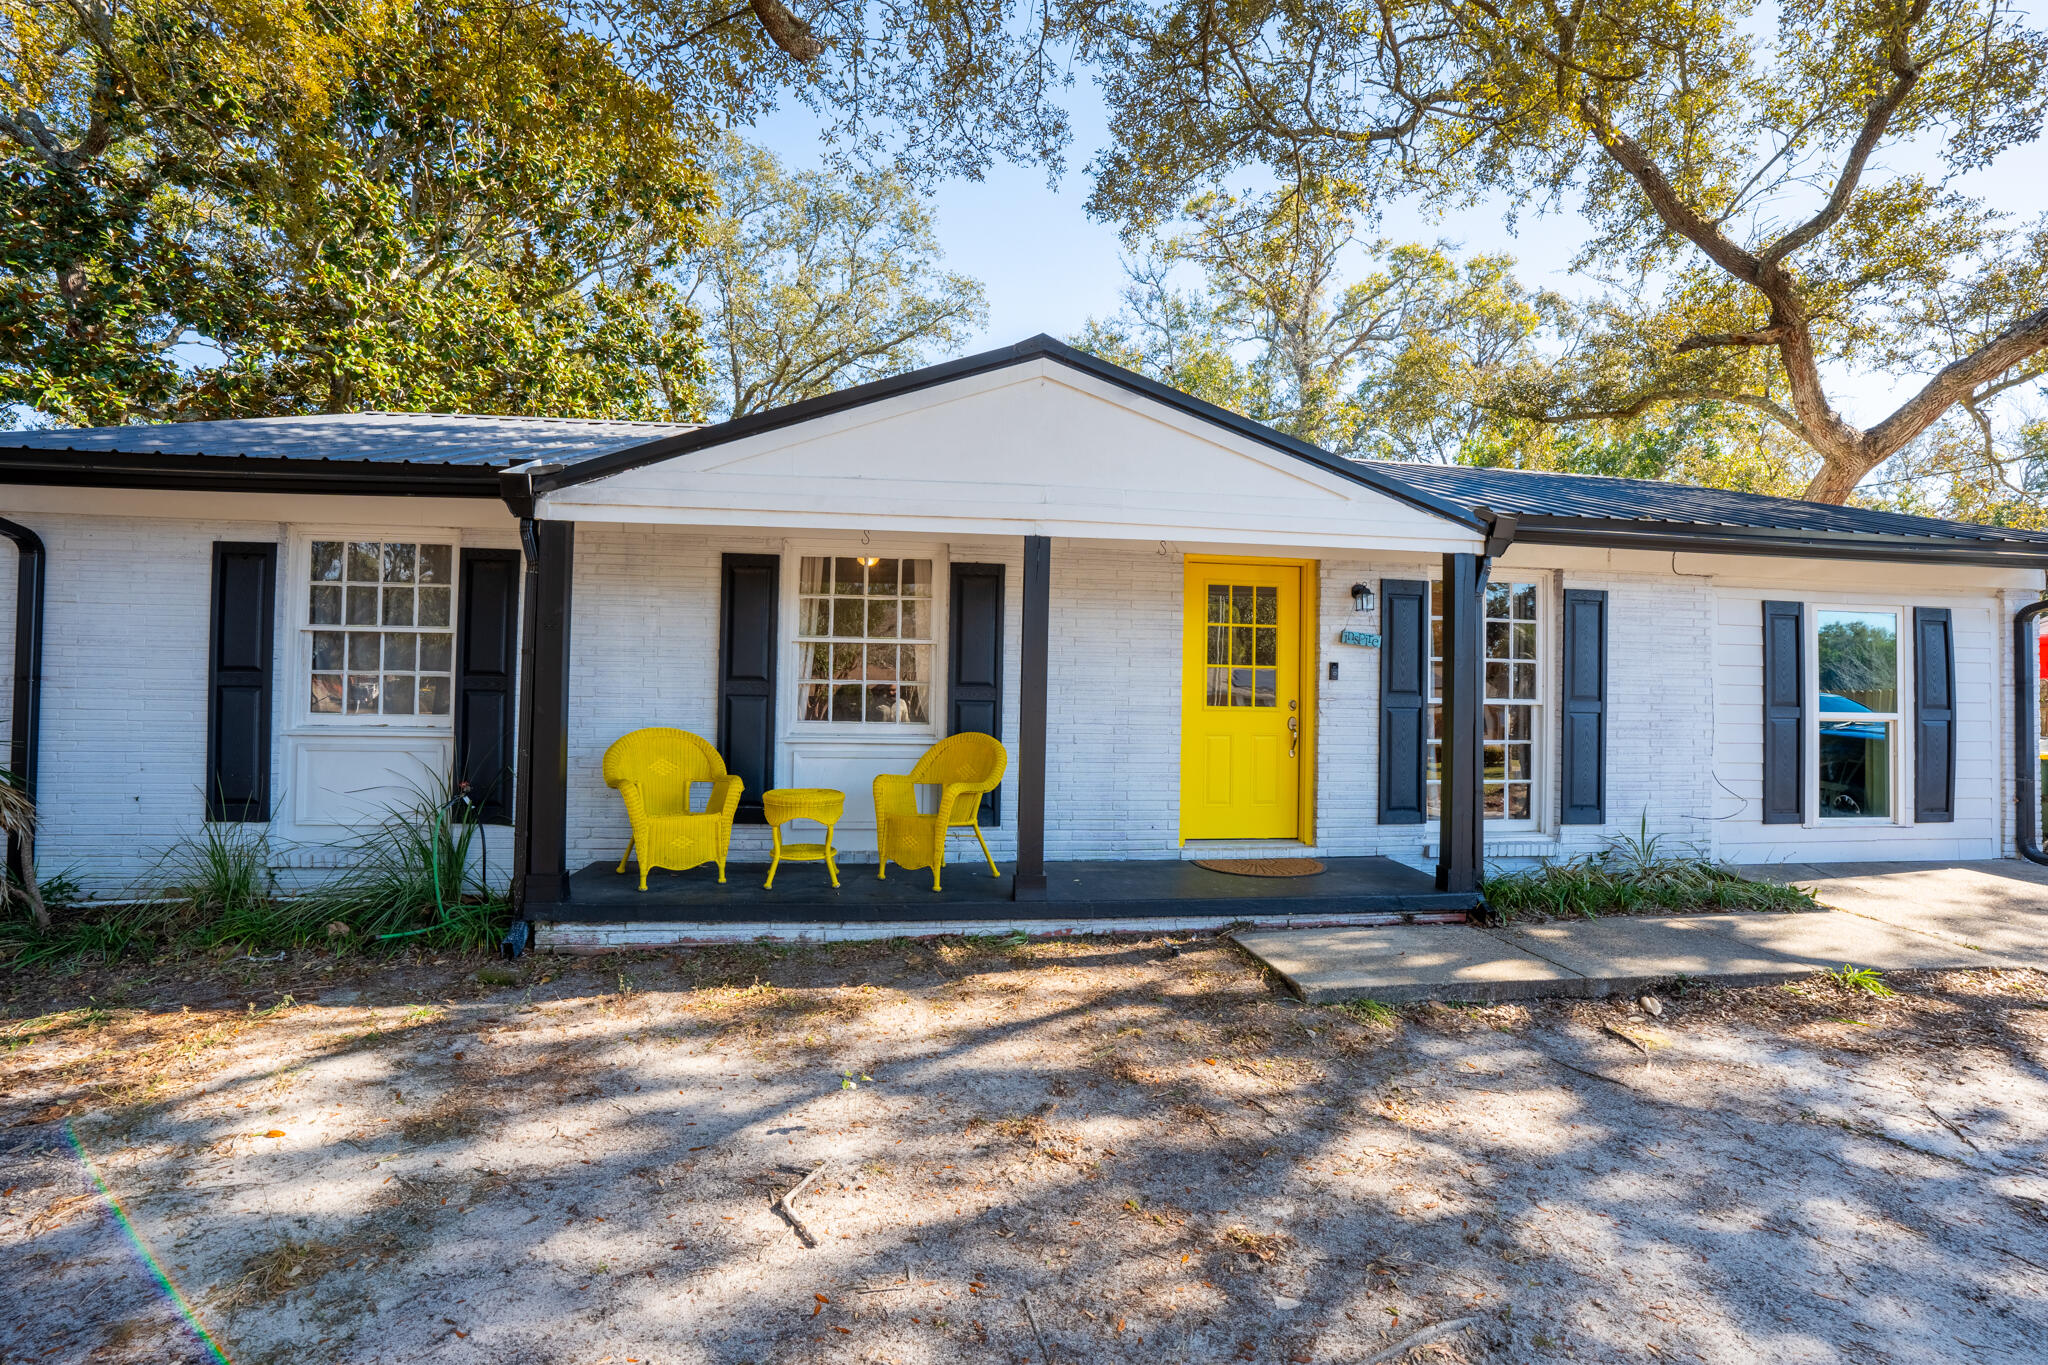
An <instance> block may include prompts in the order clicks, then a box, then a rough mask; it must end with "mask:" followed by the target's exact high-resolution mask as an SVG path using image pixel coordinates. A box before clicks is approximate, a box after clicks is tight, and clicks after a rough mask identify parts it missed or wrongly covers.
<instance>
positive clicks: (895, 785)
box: [875, 773, 917, 815]
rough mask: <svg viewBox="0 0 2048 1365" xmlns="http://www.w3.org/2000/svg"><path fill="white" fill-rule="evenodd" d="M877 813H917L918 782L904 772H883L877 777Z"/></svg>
mask: <svg viewBox="0 0 2048 1365" xmlns="http://www.w3.org/2000/svg"><path fill="white" fill-rule="evenodd" d="M875 814H876V815H915V814H917V784H916V783H914V782H912V781H911V780H910V779H909V778H908V777H906V776H904V775H903V774H902V773H883V774H882V775H881V776H880V777H877V778H876V779H875Z"/></svg>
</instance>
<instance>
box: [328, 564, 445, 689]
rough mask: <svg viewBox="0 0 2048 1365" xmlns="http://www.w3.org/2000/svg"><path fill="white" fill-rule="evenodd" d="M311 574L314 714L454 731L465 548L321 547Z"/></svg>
mask: <svg viewBox="0 0 2048 1365" xmlns="http://www.w3.org/2000/svg"><path fill="white" fill-rule="evenodd" d="M307 573H308V577H309V579H310V582H309V584H308V588H307V599H306V625H305V626H304V627H303V629H304V631H305V633H306V635H307V637H308V640H307V643H308V650H307V653H308V656H309V659H310V664H311V666H310V668H309V670H308V675H309V676H308V689H307V703H308V709H309V710H311V711H312V713H313V714H314V715H316V716H339V715H346V716H381V717H391V716H405V717H419V716H425V717H428V718H429V719H430V721H431V722H434V723H446V718H447V716H448V714H449V710H450V706H451V703H452V700H453V696H454V672H455V633H454V629H453V620H454V605H455V604H454V591H455V586H454V585H455V547H454V546H452V545H423V544H420V543H419V542H417V541H378V540H346V541H344V540H316V541H314V542H313V543H312V546H311V550H310V553H309V556H308V564H307Z"/></svg>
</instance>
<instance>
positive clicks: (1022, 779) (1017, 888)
mask: <svg viewBox="0 0 2048 1365" xmlns="http://www.w3.org/2000/svg"><path fill="white" fill-rule="evenodd" d="M1022 625H1023V633H1024V649H1023V656H1022V658H1021V659H1020V660H1019V677H1018V687H1017V690H1018V692H1019V694H1020V695H1019V697H1018V706H1017V873H1016V876H1015V877H1013V878H1012V879H1011V882H1010V896H1011V899H1013V900H1020V901H1042V900H1044V899H1045V688H1046V673H1047V667H1046V665H1047V661H1048V660H1049V658H1050V657H1051V652H1052V540H1051V539H1050V538H1049V537H1047V536H1026V537H1024V619H1023V622H1022Z"/></svg>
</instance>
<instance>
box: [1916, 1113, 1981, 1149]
mask: <svg viewBox="0 0 2048 1365" xmlns="http://www.w3.org/2000/svg"><path fill="white" fill-rule="evenodd" d="M1920 1107H1921V1108H1922V1109H1925V1110H1926V1111H1927V1112H1928V1113H1930V1114H1933V1115H1934V1121H1935V1122H1936V1123H1938V1124H1940V1125H1941V1126H1942V1127H1944V1128H1946V1129H1948V1130H1949V1131H1950V1132H1951V1133H1954V1134H1955V1135H1956V1136H1957V1137H1959V1138H1961V1139H1962V1140H1963V1141H1964V1142H1968V1143H1969V1144H1970V1150H1971V1151H1973V1152H1975V1153H1977V1154H1978V1155H1979V1156H1982V1155H1983V1154H1984V1149H1983V1148H1982V1147H1979V1146H1978V1145H1977V1144H1976V1143H1974V1142H1971V1141H1970V1135H1969V1134H1968V1133H1966V1132H1964V1131H1963V1130H1962V1129H1960V1128H1958V1127H1957V1126H1956V1125H1955V1124H1953V1123H1950V1122H1949V1121H1948V1120H1947V1119H1945V1118H1943V1117H1942V1116H1941V1115H1940V1113H1939V1112H1937V1111H1936V1109H1935V1107H1934V1106H1933V1105H1931V1104H1928V1103H1927V1102H1926V1101H1924V1100H1923V1101H1921V1104H1920Z"/></svg>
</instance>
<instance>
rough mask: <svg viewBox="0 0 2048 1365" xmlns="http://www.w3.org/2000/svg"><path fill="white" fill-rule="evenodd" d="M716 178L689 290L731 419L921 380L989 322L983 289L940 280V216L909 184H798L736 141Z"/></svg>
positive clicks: (685, 294)
mask: <svg viewBox="0 0 2048 1365" xmlns="http://www.w3.org/2000/svg"><path fill="white" fill-rule="evenodd" d="M711 169H712V175H713V179H714V183H715V186H716V189H717V193H718V206H717V208H716V210H715V211H713V212H712V213H711V214H710V216H709V218H708V220H707V221H706V222H705V224H704V225H703V228H702V231H701V241H700V243H699V244H698V245H697V246H696V248H695V249H694V250H693V251H692V252H691V253H690V255H689V258H688V260H687V261H686V262H685V263H684V264H683V266H682V267H681V269H680V271H679V280H678V290H679V296H680V298H681V299H682V301H683V302H684V304H685V305H686V306H689V307H693V308H696V309H698V310H701V311H702V313H703V314H704V318H705V322H706V341H707V343H708V345H707V350H708V353H709V357H710V369H709V374H710V376H711V381H712V396H711V400H710V408H711V411H712V412H713V413H714V414H716V415H717V416H720V417H740V416H744V415H745V414H747V413H749V412H756V411H759V410H760V409H762V408H769V407H776V406H779V405H781V404H784V403H793V402H796V401H798V400H799V399H804V398H812V397H816V396H817V395H819V394H824V393H830V392H832V391H833V390H835V389H839V388H844V387H846V386H847V385H849V384H855V383H860V382H864V381H866V380H869V379H879V378H881V377H883V376H885V375H889V374H895V373H898V372H900V371H903V370H907V369H911V368H914V367H915V366H917V365H920V364H923V363H925V362H926V361H927V360H929V359H934V358H936V357H937V356H938V355H942V354H945V353H947V352H950V351H952V350H955V349H957V348H958V347H959V346H960V345H961V344H962V343H964V342H965V341H966V340H967V339H968V338H969V337H970V336H972V335H973V334H974V333H975V332H976V331H977V330H979V329H980V327H981V325H982V324H983V323H984V322H985V321H986V320H987V315H988V314H987V308H986V306H985V303H984V299H983V294H982V288H981V285H980V283H979V282H977V281H975V280H973V279H971V278H969V277H967V276H965V275H958V274H949V273H947V272H945V271H943V270H941V269H940V267H939V262H940V261H941V259H942V258H943V257H944V255H945V252H944V250H943V249H942V248H941V247H940V245H939V241H938V235H937V231H936V225H935V223H934V221H933V218H932V214H931V210H930V208H929V207H928V206H927V204H926V203H925V200H924V198H923V197H922V196H921V195H920V194H918V193H917V191H916V190H915V189H914V188H913V187H912V185H911V184H910V182H909V181H907V180H906V179H905V178H904V177H903V176H902V175H900V174H896V173H894V172H854V173H851V174H847V175H836V174H833V173H830V172H828V171H804V172H799V173H795V174H792V173H790V172H788V171H786V170H785V169H784V168H783V166H782V164H781V162H780V161H778V160H777V159H776V158H775V157H774V156H773V155H772V154H770V153H769V152H767V151H764V150H762V149H761V148H758V147H753V146H749V145H748V144H747V143H745V142H743V141H742V140H740V139H739V138H738V137H736V136H733V135H731V134H727V135H726V136H724V137H722V138H720V139H719V140H718V141H717V142H716V143H714V144H713V145H712V151H711Z"/></svg>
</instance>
